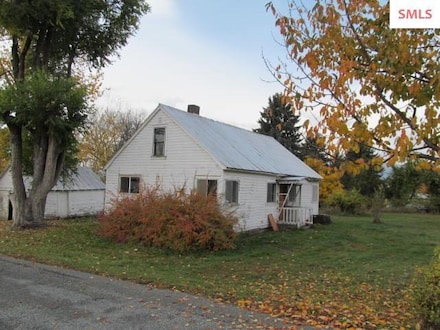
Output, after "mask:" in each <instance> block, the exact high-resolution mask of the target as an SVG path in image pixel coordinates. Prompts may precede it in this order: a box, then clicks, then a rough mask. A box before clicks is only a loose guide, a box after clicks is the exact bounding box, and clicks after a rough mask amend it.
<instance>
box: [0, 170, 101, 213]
mask: <svg viewBox="0 0 440 330" xmlns="http://www.w3.org/2000/svg"><path fill="white" fill-rule="evenodd" d="M11 193H12V176H11V173H10V171H8V172H6V173H4V175H3V176H2V177H0V219H7V218H8V212H9V200H10V198H12V196H10V194H11ZM103 209H104V190H103V189H100V190H52V191H50V192H49V194H48V195H47V199H46V208H45V212H44V216H45V218H66V217H75V216H85V215H95V214H97V213H99V212H101V211H102V210H103Z"/></svg>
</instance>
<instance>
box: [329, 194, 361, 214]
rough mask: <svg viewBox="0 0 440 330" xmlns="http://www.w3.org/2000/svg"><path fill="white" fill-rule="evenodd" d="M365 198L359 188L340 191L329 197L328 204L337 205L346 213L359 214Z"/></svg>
mask: <svg viewBox="0 0 440 330" xmlns="http://www.w3.org/2000/svg"><path fill="white" fill-rule="evenodd" d="M364 203H365V198H364V197H363V196H362V195H361V194H360V193H359V191H357V190H350V191H345V190H344V191H338V192H336V193H334V194H332V195H330V196H328V197H327V200H326V204H327V205H328V206H332V207H337V208H339V210H340V211H341V212H342V213H344V214H358V213H360V211H361V208H362V205H363V204H364Z"/></svg>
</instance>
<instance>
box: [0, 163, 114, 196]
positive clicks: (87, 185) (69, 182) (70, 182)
mask: <svg viewBox="0 0 440 330" xmlns="http://www.w3.org/2000/svg"><path fill="white" fill-rule="evenodd" d="M7 174H8V175H10V167H8V168H7V169H6V170H5V171H3V173H2V174H1V175H0V178H2V177H3V176H5V175H7ZM31 182H32V178H31V177H28V176H25V177H24V184H25V187H26V190H28V189H30V188H31ZM51 190H52V191H68V190H69V191H79V190H105V184H104V183H103V182H102V181H101V179H100V178H99V176H98V175H97V174H96V173H95V172H93V170H92V169H91V168H89V167H81V166H80V167H78V168H77V169H76V173H74V174H72V177H71V178H68V179H66V180H65V181H63V180H62V179H61V178H60V179H59V180H58V181H57V183H56V184H55V186H54V187H53V188H52V189H51Z"/></svg>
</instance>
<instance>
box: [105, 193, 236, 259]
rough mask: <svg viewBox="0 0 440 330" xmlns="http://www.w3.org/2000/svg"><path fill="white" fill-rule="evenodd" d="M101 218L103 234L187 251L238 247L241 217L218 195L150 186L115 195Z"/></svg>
mask: <svg viewBox="0 0 440 330" xmlns="http://www.w3.org/2000/svg"><path fill="white" fill-rule="evenodd" d="M98 222H99V225H98V231H97V232H98V235H100V236H102V237H107V238H111V239H113V240H115V241H117V242H128V241H130V242H140V243H141V244H143V245H145V246H155V247H159V248H164V249H169V250H173V251H178V252H187V251H190V250H206V249H207V250H212V251H216V250H222V249H232V248H234V247H235V246H234V241H235V237H236V233H235V232H234V229H233V227H234V225H235V224H236V223H237V222H238V219H237V218H236V217H235V216H234V215H233V214H232V213H231V212H226V211H223V210H222V209H221V208H220V206H219V204H218V202H217V198H216V197H215V196H207V197H206V196H202V195H200V194H198V193H197V192H195V191H192V192H190V193H186V192H185V191H184V189H175V191H174V192H165V191H162V190H161V189H159V188H158V187H147V188H145V189H142V191H141V192H140V193H139V194H137V195H135V196H133V195H131V196H126V197H121V198H117V199H115V200H114V201H113V207H112V209H111V210H109V211H108V212H105V213H104V214H102V215H101V216H99V217H98Z"/></svg>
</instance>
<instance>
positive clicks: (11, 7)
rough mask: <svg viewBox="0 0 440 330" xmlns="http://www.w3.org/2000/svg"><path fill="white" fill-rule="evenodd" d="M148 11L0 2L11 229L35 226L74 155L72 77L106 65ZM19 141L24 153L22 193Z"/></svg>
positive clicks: (0, 104) (133, 1) (124, 5)
mask: <svg viewBox="0 0 440 330" xmlns="http://www.w3.org/2000/svg"><path fill="white" fill-rule="evenodd" d="M148 9H149V7H148V5H147V4H146V3H145V2H144V1H142V0H125V1H122V0H116V1H114V0H111V1H110V0H94V1H90V0H61V1H52V0H40V1H0V24H1V27H2V29H1V34H2V38H3V42H4V43H8V44H9V50H10V53H9V56H8V57H9V58H10V62H9V63H8V64H7V65H5V63H4V62H3V61H2V62H1V63H2V68H3V70H7V71H8V72H6V73H5V72H2V73H1V77H3V78H4V80H3V85H2V90H1V91H0V113H1V115H2V117H3V118H2V119H3V122H4V123H6V125H7V126H8V128H9V132H10V137H11V174H12V180H13V186H14V195H13V200H12V202H13V206H14V219H13V220H14V222H13V226H15V227H23V226H28V225H38V224H40V223H41V222H42V220H43V216H44V208H45V199H46V197H47V192H48V191H49V190H50V188H52V187H53V185H54V184H55V183H56V181H57V178H58V177H59V175H60V173H61V171H62V169H63V168H64V165H65V162H66V159H67V157H68V156H69V155H72V154H73V152H74V150H75V146H76V140H75V138H74V137H75V136H76V135H75V134H76V133H77V132H76V131H77V129H79V128H81V127H82V125H83V123H84V122H85V121H84V119H85V117H86V116H87V115H88V109H89V102H88V101H89V100H88V98H87V96H88V94H87V92H88V91H87V90H85V88H84V84H81V83H79V79H78V76H79V75H78V71H81V70H85V69H86V68H95V69H99V68H102V67H103V66H105V65H107V64H109V63H110V59H111V57H112V56H114V55H115V54H117V51H118V50H119V49H120V48H121V47H122V46H124V45H125V44H126V43H127V40H128V38H129V37H130V36H131V35H133V33H134V32H135V31H136V29H137V27H138V25H139V20H140V18H141V17H142V15H143V14H144V13H146V12H147V11H148ZM82 72H84V71H82ZM60 93H61V94H63V93H64V94H65V95H60ZM21 98H22V100H21ZM16 101H20V102H16ZM26 141H29V142H30V143H31V146H32V147H31V153H30V158H31V164H32V165H31V171H30V172H31V174H32V178H33V180H32V187H31V189H30V191H29V192H27V191H26V189H25V186H24V182H23V175H24V174H25V172H24V166H23V165H24V163H25V159H26V157H25V147H26V146H27V144H26Z"/></svg>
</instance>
